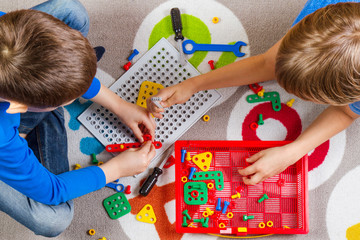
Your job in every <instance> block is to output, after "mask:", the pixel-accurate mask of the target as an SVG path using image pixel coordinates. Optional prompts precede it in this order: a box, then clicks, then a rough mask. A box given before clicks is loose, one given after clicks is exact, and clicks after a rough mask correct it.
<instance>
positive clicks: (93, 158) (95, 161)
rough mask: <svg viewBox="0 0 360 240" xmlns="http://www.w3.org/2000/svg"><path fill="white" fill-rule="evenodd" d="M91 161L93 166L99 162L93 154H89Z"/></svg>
mask: <svg viewBox="0 0 360 240" xmlns="http://www.w3.org/2000/svg"><path fill="white" fill-rule="evenodd" d="M91 159H92V163H93V164H98V163H99V161H98V160H97V159H96V154H95V153H92V154H91Z"/></svg>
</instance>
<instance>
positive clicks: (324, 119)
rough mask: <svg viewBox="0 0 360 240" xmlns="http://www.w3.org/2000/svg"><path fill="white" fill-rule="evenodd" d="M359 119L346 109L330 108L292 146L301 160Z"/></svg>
mask: <svg viewBox="0 0 360 240" xmlns="http://www.w3.org/2000/svg"><path fill="white" fill-rule="evenodd" d="M357 117H358V115H356V114H355V113H353V112H351V110H350V109H349V108H348V106H346V107H335V106H330V107H328V108H327V109H325V110H324V111H323V112H322V113H321V114H320V115H319V116H318V117H317V118H316V119H315V121H314V122H313V123H312V124H311V125H310V126H309V127H308V128H307V129H306V130H305V131H304V132H303V133H302V134H301V135H300V136H299V137H298V138H297V139H296V140H295V141H294V142H292V143H291V144H289V147H291V148H293V150H294V152H295V153H297V157H298V158H300V157H302V156H303V155H305V154H306V153H308V152H309V151H311V150H312V149H314V148H316V147H317V146H319V145H320V144H322V143H323V142H325V141H326V140H328V139H330V138H331V137H333V136H334V135H336V134H337V133H339V132H341V131H343V130H344V129H346V128H347V127H348V126H350V125H351V124H352V122H353V121H354V120H355V119H356V118H357Z"/></svg>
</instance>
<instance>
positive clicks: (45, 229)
mask: <svg viewBox="0 0 360 240" xmlns="http://www.w3.org/2000/svg"><path fill="white" fill-rule="evenodd" d="M32 9H36V10H39V11H42V12H46V13H49V14H51V15H53V16H54V17H56V18H58V19H60V20H61V21H63V22H65V23H66V24H67V25H69V26H70V27H72V28H74V29H76V30H78V31H80V32H81V33H82V34H83V35H84V36H86V35H87V33H88V31H89V17H88V14H87V12H86V10H85V8H84V7H83V6H82V5H81V3H80V2H79V1H78V0H49V1H47V2H44V3H42V4H40V5H37V6H35V7H33V8H32ZM64 123H65V121H64V109H63V108H62V107H60V108H58V109H56V110H54V111H52V112H44V113H31V112H28V113H25V114H21V124H20V127H19V132H20V133H25V134H27V137H26V140H27V141H28V144H29V147H30V148H31V149H32V150H33V151H34V154H35V155H36V156H37V158H38V159H39V161H40V162H41V164H43V165H44V166H45V167H46V168H47V169H48V170H49V171H50V172H52V173H54V174H59V173H62V172H66V171H69V162H68V156H67V135H66V129H65V124H64ZM0 189H1V191H0V210H1V211H3V212H5V213H6V214H8V215H9V216H10V217H12V218H14V219H15V220H16V221H18V222H19V223H21V224H23V225H24V226H26V227H27V228H29V229H30V230H32V231H33V232H34V233H35V234H37V235H42V236H46V237H55V236H57V235H59V234H60V233H62V232H63V231H64V230H65V229H66V228H67V227H68V226H69V225H70V223H71V221H72V218H73V214H74V205H73V202H72V201H68V202H66V203H62V204H60V205H57V206H49V205H46V204H42V203H39V202H36V201H34V200H32V199H30V198H28V197H26V196H25V195H23V194H21V193H20V192H18V191H16V190H15V189H13V188H11V187H10V186H8V185H6V184H5V183H3V182H1V181H0Z"/></svg>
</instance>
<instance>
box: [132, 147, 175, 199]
mask: <svg viewBox="0 0 360 240" xmlns="http://www.w3.org/2000/svg"><path fill="white" fill-rule="evenodd" d="M173 150H174V148H173V147H169V148H168V150H167V151H168V152H167V154H166V155H165V158H164V160H163V161H162V163H161V164H160V166H159V167H155V168H154V171H153V173H152V174H151V175H150V176H149V177H148V178H147V179H146V181H145V182H144V184H143V185H142V186H141V188H140V191H139V193H140V194H141V195H143V196H147V195H148V194H149V193H150V191H151V189H152V188H153V187H154V186H155V184H156V182H157V180H158V178H159V176H160V175H161V174H162V173H163V171H162V168H163V167H164V165H165V163H166V162H167V160H168V158H169V157H170V155H171V154H172V152H173Z"/></svg>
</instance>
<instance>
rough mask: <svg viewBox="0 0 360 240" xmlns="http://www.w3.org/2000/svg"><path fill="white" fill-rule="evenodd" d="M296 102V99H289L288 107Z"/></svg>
mask: <svg viewBox="0 0 360 240" xmlns="http://www.w3.org/2000/svg"><path fill="white" fill-rule="evenodd" d="M294 102H295V99H293V98H292V99H291V100H290V101H288V102H287V103H286V105H287V106H288V107H292V105H293V103H294Z"/></svg>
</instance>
